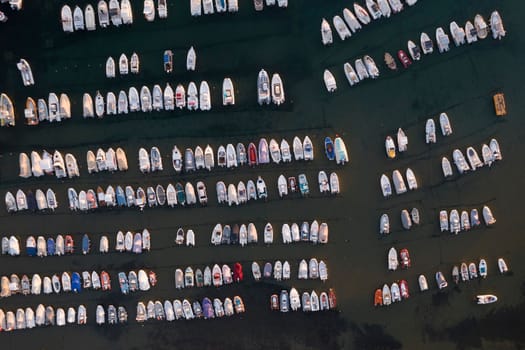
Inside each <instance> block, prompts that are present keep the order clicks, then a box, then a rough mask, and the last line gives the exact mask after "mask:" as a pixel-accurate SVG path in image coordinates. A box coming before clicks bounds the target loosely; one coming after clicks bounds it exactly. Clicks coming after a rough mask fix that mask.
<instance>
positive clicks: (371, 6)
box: [366, 0, 383, 19]
mask: <svg viewBox="0 0 525 350" xmlns="http://www.w3.org/2000/svg"><path fill="white" fill-rule="evenodd" d="M366 8H367V9H368V12H369V13H370V16H372V18H373V19H379V18H381V16H382V15H383V13H382V12H381V9H380V8H379V5H378V4H377V2H376V1H374V0H366Z"/></svg>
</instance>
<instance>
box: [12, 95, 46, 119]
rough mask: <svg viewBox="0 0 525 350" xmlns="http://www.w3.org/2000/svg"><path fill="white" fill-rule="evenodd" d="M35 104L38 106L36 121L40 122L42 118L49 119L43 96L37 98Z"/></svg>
mask: <svg viewBox="0 0 525 350" xmlns="http://www.w3.org/2000/svg"><path fill="white" fill-rule="evenodd" d="M37 106H38V121H40V122H41V121H44V120H49V112H48V110H47V103H46V100H45V99H43V98H39V99H38V101H37ZM8 115H9V113H8Z"/></svg>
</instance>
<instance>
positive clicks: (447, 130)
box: [439, 112, 452, 136]
mask: <svg viewBox="0 0 525 350" xmlns="http://www.w3.org/2000/svg"><path fill="white" fill-rule="evenodd" d="M439 125H440V126H441V133H442V134H443V136H449V135H452V126H451V125H450V120H449V119H448V115H447V113H444V112H443V113H441V114H440V115H439Z"/></svg>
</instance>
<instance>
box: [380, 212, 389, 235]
mask: <svg viewBox="0 0 525 350" xmlns="http://www.w3.org/2000/svg"><path fill="white" fill-rule="evenodd" d="M379 233H380V234H382V235H387V234H389V233H390V218H389V217H388V214H383V215H381V218H380V219H379Z"/></svg>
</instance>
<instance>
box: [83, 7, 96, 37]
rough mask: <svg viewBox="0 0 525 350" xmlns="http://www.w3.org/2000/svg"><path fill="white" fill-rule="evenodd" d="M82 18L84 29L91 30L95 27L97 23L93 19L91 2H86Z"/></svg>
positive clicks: (93, 12) (93, 13) (93, 11)
mask: <svg viewBox="0 0 525 350" xmlns="http://www.w3.org/2000/svg"><path fill="white" fill-rule="evenodd" d="M84 20H85V24H86V30H88V31H93V30H95V29H97V24H96V21H95V10H94V9H93V6H92V5H91V4H87V5H86V8H85V9H84Z"/></svg>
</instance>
